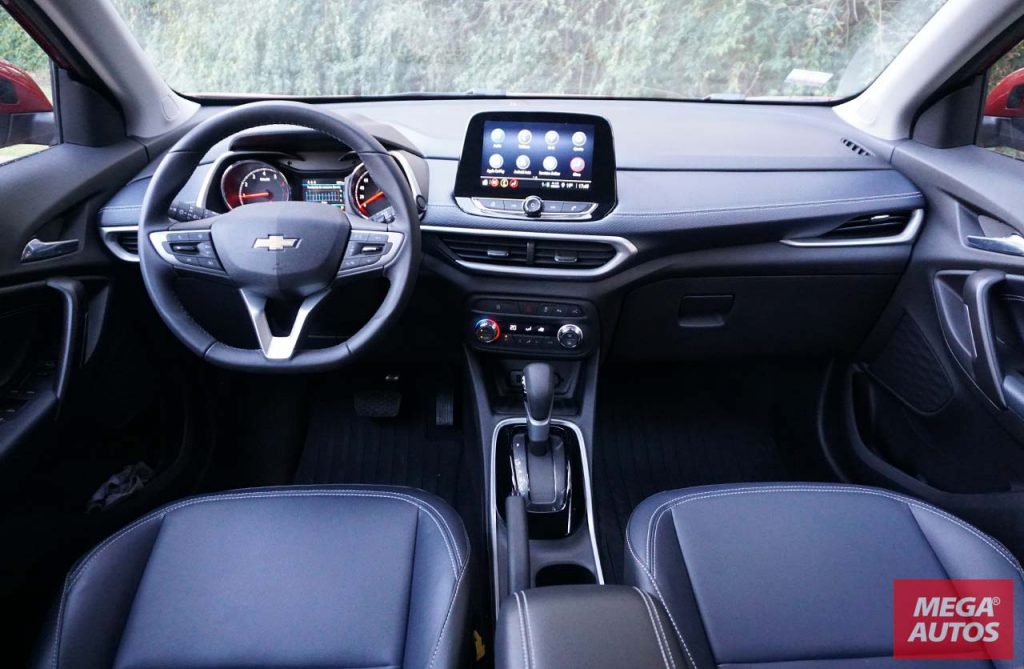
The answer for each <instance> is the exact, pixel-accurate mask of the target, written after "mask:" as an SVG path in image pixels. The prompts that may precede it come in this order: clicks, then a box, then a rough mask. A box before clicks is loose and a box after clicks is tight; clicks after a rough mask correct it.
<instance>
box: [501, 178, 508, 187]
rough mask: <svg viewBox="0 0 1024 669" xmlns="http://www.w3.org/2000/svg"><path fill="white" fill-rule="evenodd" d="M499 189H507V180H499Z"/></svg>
mask: <svg viewBox="0 0 1024 669" xmlns="http://www.w3.org/2000/svg"><path fill="white" fill-rule="evenodd" d="M501 187H502V188H508V179H502V180H501Z"/></svg>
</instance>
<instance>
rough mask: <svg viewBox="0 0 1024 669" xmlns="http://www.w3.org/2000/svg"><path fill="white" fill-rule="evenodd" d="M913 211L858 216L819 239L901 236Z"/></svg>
mask: <svg viewBox="0 0 1024 669" xmlns="http://www.w3.org/2000/svg"><path fill="white" fill-rule="evenodd" d="M913 215H914V212H913V211H897V212H894V213H890V214H873V215H870V216H858V217H857V218H854V219H851V220H849V221H847V222H846V223H843V224H842V225H840V226H839V227H838V228H836V229H835V230H832V231H830V232H827V233H825V234H824V235H822V236H821V237H819V239H878V238H883V237H896V236H898V235H901V234H903V232H904V231H905V230H906V229H907V225H909V224H910V219H911V217H912V216H913Z"/></svg>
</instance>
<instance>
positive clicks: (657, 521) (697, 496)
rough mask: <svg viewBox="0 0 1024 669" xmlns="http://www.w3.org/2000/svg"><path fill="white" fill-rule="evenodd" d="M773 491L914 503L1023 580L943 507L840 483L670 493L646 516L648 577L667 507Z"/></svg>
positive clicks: (1007, 555) (1009, 557)
mask: <svg viewBox="0 0 1024 669" xmlns="http://www.w3.org/2000/svg"><path fill="white" fill-rule="evenodd" d="M774 492H812V493H814V492H840V493H850V494H860V495H871V496H874V497H884V498H887V499H891V500H894V501H897V502H901V503H903V504H906V505H908V506H911V507H914V508H917V509H921V510H922V511H927V512H929V513H931V514H934V515H936V516H938V517H940V518H943V519H945V520H948V521H949V522H951V523H953V524H954V525H957V526H958V527H960V528H962V529H964V530H966V531H967V532H969V533H970V534H972V535H974V536H975V537H976V538H978V539H980V540H981V541H982V542H983V543H985V544H986V545H987V546H988V547H989V548H991V549H992V550H994V551H996V552H997V553H999V554H1000V555H1001V556H1003V559H1005V560H1006V561H1007V562H1008V563H1009V564H1010V566H1011V567H1012V568H1013V569H1014V570H1015V571H1016V572H1017V574H1018V575H1019V576H1020V577H1021V579H1022V580H1024V569H1021V566H1020V564H1019V563H1018V562H1017V560H1016V558H1014V557H1013V556H1012V555H1011V554H1010V553H1009V552H1008V551H1007V550H1006V549H1005V548H1003V547H1002V546H1001V545H999V544H998V543H997V542H996V541H995V540H994V539H991V538H990V537H988V536H986V535H984V534H982V533H981V532H979V531H978V530H976V529H975V528H973V527H971V526H970V525H968V524H967V523H965V522H963V521H961V520H960V519H959V518H957V517H956V516H953V515H951V514H949V513H946V512H945V511H942V510H941V509H938V508H935V507H933V506H931V505H928V504H924V503H922V502H918V501H917V500H914V499H913V498H910V497H904V496H902V495H896V494H892V493H888V492H885V491H882V490H873V489H867V488H855V487H844V486H817V487H808V486H781V487H772V488H765V487H759V488H738V489H735V490H728V491H721V492H703V493H691V494H689V495H684V496H682V497H673V498H672V499H670V500H668V501H666V502H664V503H662V504H661V505H660V506H659V507H658V508H657V509H655V510H654V512H653V513H652V514H651V518H650V520H649V521H648V524H647V562H648V564H649V565H650V568H651V573H652V577H653V575H654V574H656V573H657V562H656V561H657V557H656V553H655V546H656V545H657V540H658V531H659V529H660V526H661V521H662V520H663V519H664V516H665V514H666V513H667V512H668V511H670V510H671V509H673V508H675V507H677V506H680V505H682V504H686V503H687V502H692V501H696V500H702V499H713V498H716V497H730V496H734V495H748V494H756V493H774ZM652 533H653V537H652ZM627 534H628V532H627ZM634 557H636V555H635V553H634Z"/></svg>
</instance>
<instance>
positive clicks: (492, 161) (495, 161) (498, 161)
mask: <svg viewBox="0 0 1024 669" xmlns="http://www.w3.org/2000/svg"><path fill="white" fill-rule="evenodd" d="M487 163H488V164H489V165H490V166H491V167H493V168H494V169H499V168H501V166H502V165H504V164H505V159H504V158H502V157H501V154H500V153H492V154H491V157H490V158H489V159H488V160H487Z"/></svg>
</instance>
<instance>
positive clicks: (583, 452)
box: [487, 418, 605, 613]
mask: <svg viewBox="0 0 1024 669" xmlns="http://www.w3.org/2000/svg"><path fill="white" fill-rule="evenodd" d="M551 424H552V425H558V426H560V427H564V428H566V429H569V430H571V431H572V432H573V434H575V435H576V441H577V443H578V444H579V447H580V461H581V462H582V463H583V483H584V487H585V488H586V490H584V491H583V492H584V494H583V498H584V501H585V502H586V511H587V527H588V529H589V530H590V546H591V548H592V549H593V551H594V568H595V569H596V570H597V573H596V574H595V575H594V576H595V577H596V578H597V583H598V584H599V585H604V582H605V581H604V570H603V569H602V568H601V556H600V554H599V553H598V551H597V530H596V529H595V526H594V502H593V499H592V494H591V493H592V490H593V484H592V483H591V479H590V454H589V453H588V452H587V443H586V441H584V439H583V432H582V431H581V430H580V428H579V427H577V426H576V424H575V423H572V422H570V421H567V420H563V419H560V418H552V419H551ZM511 425H526V420H525V419H523V418H506V419H504V420H502V421H499V422H498V423H497V424H496V425H495V426H494V434H493V435H492V436H491V464H490V468H489V471H488V477H489V478H490V481H489V483H488V487H487V490H488V492H487V496H488V504H489V505H490V507H491V508H490V513H489V514H488V522H487V532H488V533H489V534H490V535H491V537H490V539H491V572H492V573H491V576H492V578H493V580H494V607H495V613H497V609H498V606H499V605H500V603H501V575H500V573H499V570H498V500H497V499H495V497H496V495H497V482H496V481H495V471H496V466H495V464H496V463H495V456H496V455H497V453H498V434H499V433H500V432H501V430H502V428H505V427H509V426H511ZM530 577H531V579H532V577H533V575H532V574H531V575H530Z"/></svg>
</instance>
